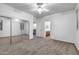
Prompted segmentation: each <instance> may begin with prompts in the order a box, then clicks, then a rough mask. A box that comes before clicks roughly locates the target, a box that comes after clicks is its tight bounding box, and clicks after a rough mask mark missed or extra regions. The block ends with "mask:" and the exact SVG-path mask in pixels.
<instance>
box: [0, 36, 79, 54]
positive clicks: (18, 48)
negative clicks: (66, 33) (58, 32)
mask: <svg viewBox="0 0 79 59" xmlns="http://www.w3.org/2000/svg"><path fill="white" fill-rule="evenodd" d="M2 39H3V40H2ZM2 39H1V38H0V54H1V55H77V54H78V51H77V50H76V48H75V47H74V45H73V44H70V43H66V42H62V41H57V40H53V39H45V38H37V37H35V38H34V39H32V40H28V36H22V37H21V36H16V37H12V41H13V43H12V45H10V43H9V38H7V39H6V38H2ZM5 42H6V43H5ZM2 43H4V45H3V44H2Z"/></svg>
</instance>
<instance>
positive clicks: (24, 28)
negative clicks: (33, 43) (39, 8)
mask: <svg viewBox="0 0 79 59" xmlns="http://www.w3.org/2000/svg"><path fill="white" fill-rule="evenodd" d="M21 33H22V39H23V40H29V22H28V21H24V20H23V22H21Z"/></svg>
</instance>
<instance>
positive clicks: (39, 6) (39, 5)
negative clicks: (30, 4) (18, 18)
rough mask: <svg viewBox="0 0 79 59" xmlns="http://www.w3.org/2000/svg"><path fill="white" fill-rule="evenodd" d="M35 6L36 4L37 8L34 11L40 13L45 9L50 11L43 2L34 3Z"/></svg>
mask: <svg viewBox="0 0 79 59" xmlns="http://www.w3.org/2000/svg"><path fill="white" fill-rule="evenodd" d="M34 6H35V9H34V10H33V11H37V12H38V13H39V14H42V12H43V11H46V12H48V11H49V10H47V9H46V8H44V4H43V3H36V4H34Z"/></svg>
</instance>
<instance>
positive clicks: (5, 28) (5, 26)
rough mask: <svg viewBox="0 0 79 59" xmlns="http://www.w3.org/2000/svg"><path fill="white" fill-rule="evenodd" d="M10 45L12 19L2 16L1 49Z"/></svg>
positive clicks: (0, 30) (0, 20)
mask: <svg viewBox="0 0 79 59" xmlns="http://www.w3.org/2000/svg"><path fill="white" fill-rule="evenodd" d="M7 45H10V18H8V17H5V16H0V47H1V46H7Z"/></svg>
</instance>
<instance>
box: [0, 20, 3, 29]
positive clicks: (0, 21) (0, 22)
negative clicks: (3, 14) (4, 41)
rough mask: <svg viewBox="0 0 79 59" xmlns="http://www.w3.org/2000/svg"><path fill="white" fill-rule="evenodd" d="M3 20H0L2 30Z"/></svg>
mask: <svg viewBox="0 0 79 59" xmlns="http://www.w3.org/2000/svg"><path fill="white" fill-rule="evenodd" d="M2 22H3V21H2V20H0V31H1V30H2V24H3V23H2Z"/></svg>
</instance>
